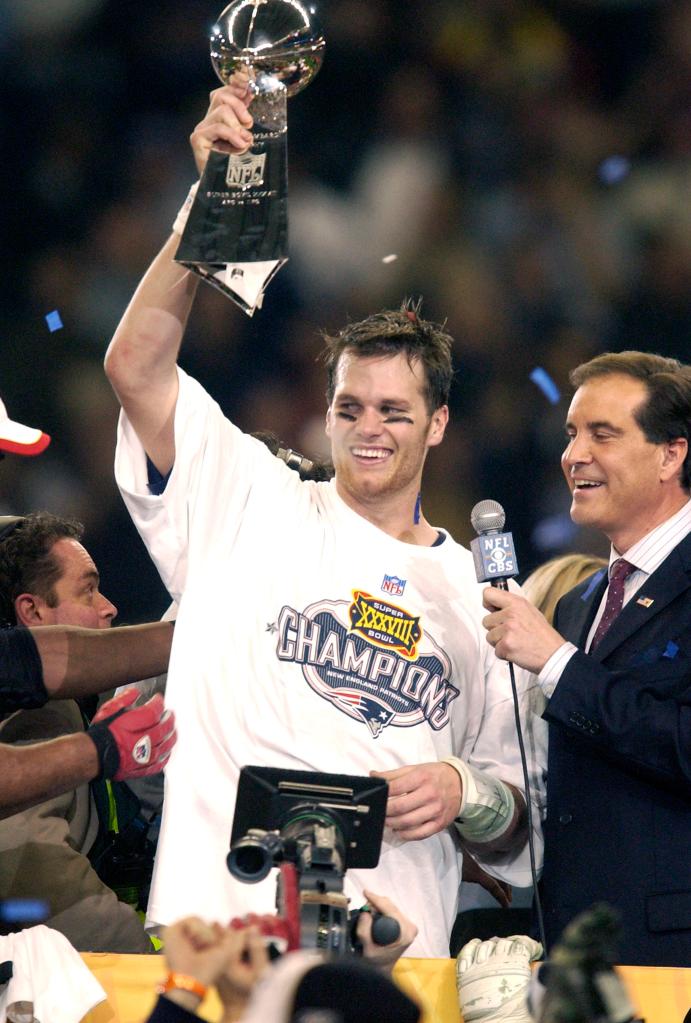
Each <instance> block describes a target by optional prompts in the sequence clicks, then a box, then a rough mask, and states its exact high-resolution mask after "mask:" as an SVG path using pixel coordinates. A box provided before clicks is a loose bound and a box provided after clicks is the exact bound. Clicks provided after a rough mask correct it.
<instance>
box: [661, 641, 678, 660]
mask: <svg viewBox="0 0 691 1023" xmlns="http://www.w3.org/2000/svg"><path fill="white" fill-rule="evenodd" d="M678 653H679V647H678V646H677V644H676V643H675V642H674V640H672V639H670V641H669V643H668V644H667V646H666V647H665V652H664V653H663V655H662V656H663V657H667V658H668V659H669V660H670V661H673V660H674V658H675V657H676V656H677V654H678Z"/></svg>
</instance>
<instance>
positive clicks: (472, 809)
mask: <svg viewBox="0 0 691 1023" xmlns="http://www.w3.org/2000/svg"><path fill="white" fill-rule="evenodd" d="M372 774H373V775H374V776H376V777H378V778H385V779H386V781H387V782H388V783H389V797H388V801H387V804H386V826H387V827H389V828H391V829H392V830H393V831H395V832H396V834H397V835H398V837H399V838H402V839H405V840H406V841H415V840H417V839H421V838H429V836H430V835H436V834H437V833H438V832H440V831H443V830H444V829H445V828H448V827H450V826H451V825H452V824H457V822H458V820H459V816H460V818H461V821H462V822H464V823H461V825H460V826H459V831H460V833H461V835H462V837H463V840H464V843H465V844H466V845H467V846H468V847H469V848H472V849H474V850H477V851H478V852H482V853H486V852H503V851H505V850H507V849H511V848H513V847H514V846H517V845H521V844H522V843H523V842H524V841H525V834H526V827H525V822H526V806H525V800H524V798H523V795H522V794H521V793H520V792H519V791H518V789H517V788H515V786H513V785H510V784H509V783H508V782H503V781H501V780H500V779H499V778H495V777H494V776H493V775H490V774H488V773H487V772H485V771H478V770H477V769H475V768H470V767H469V766H468V765H467V764H466V762H465V761H463V760H460V759H459V758H458V757H449V758H448V760H445V761H442V762H440V763H429V764H415V765H413V766H410V767H399V768H397V769H396V770H394V771H374V772H372ZM464 825H465V826H464Z"/></svg>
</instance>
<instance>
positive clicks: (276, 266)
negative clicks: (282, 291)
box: [176, 257, 288, 316]
mask: <svg viewBox="0 0 691 1023" xmlns="http://www.w3.org/2000/svg"><path fill="white" fill-rule="evenodd" d="M176 262H178V263H180V264H181V265H182V266H186V267H187V269H188V270H191V271H192V272H193V273H196V274H197V275H198V276H199V277H201V278H202V279H203V280H205V281H206V282H207V284H211V285H212V287H214V288H216V289H217V290H218V291H220V292H221V294H223V295H225V296H226V298H229V299H231V300H232V301H233V302H235V304H236V305H239V306H240V308H241V309H242V310H243V311H244V312H246V313H247V315H248V316H252V315H253V314H254V313H255V311H256V310H257V309H261V307H262V302H263V301H264V291H265V290H266V288H267V287H268V285H269V283H270V282H271V281H272V280H273V279H274V277H275V276H276V274H277V273H278V271H279V270H280V269H281V267H282V266H284V265H285V264H286V263H287V262H288V259H287V257H285V258H283V259H273V260H263V261H260V262H253V263H201V262H193V261H188V260H183V259H176Z"/></svg>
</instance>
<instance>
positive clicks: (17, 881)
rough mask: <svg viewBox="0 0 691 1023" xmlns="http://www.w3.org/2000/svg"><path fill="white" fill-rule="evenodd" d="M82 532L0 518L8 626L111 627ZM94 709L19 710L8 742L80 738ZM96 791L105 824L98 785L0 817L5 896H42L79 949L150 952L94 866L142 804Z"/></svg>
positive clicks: (1, 724)
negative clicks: (113, 831) (113, 821)
mask: <svg viewBox="0 0 691 1023" xmlns="http://www.w3.org/2000/svg"><path fill="white" fill-rule="evenodd" d="M82 533H83V527H82V526H81V523H79V522H76V521H74V520H72V519H65V518H61V517H59V516H56V515H51V514H50V513H48V512H38V513H33V514H30V515H26V516H6V517H5V518H4V519H0V615H2V618H3V619H4V620H5V621H6V622H7V623H9V624H10V625H11V626H14V625H21V626H24V627H30V626H32V627H35V628H44V627H47V626H49V625H52V624H55V625H58V624H61V625H76V626H84V627H87V628H94V629H108V628H109V627H110V625H111V622H112V620H113V618H114V617H115V615H116V614H117V609H116V608H115V606H114V605H113V604H112V603H111V602H110V601H109V600H108V599H107V597H105V596H104V594H102V593H101V590H100V581H99V575H98V571H97V569H96V566H95V564H94V562H93V561H92V559H91V556H90V555H89V553H88V551H87V550H86V549H85V548H84V547H83V546H82V544H81V542H80V541H81V538H82ZM94 709H95V707H94V708H92V709H89V707H88V705H86V704H84V701H82V702H81V703H79V702H78V701H76V700H49V701H48V703H46V704H45V706H43V707H41V708H37V709H33V710H17V711H15V712H14V713H13V714H10V715H8V716H7V717H5V718H4V720H2V721H0V741H2V742H3V743H11V744H12V745H14V746H21V745H25V744H27V743H34V742H37V741H42V740H48V739H55V738H58V737H60V736H65V735H78V734H81V733H83V732H84V731H85V727H86V726H88V718H89V716H90V714H91V713H93V710H94ZM96 794H97V795H98V796H99V799H100V802H101V803H102V804H103V808H102V817H103V819H101V817H99V811H98V808H97V803H96V801H95V799H94V792H92V787H91V785H89V784H82V785H77V786H75V787H74V789H71V790H69V791H67V792H64V793H61V794H60V795H59V796H56V797H54V798H53V799H50V800H47V801H45V802H41V803H39V804H38V805H36V806H34V807H32V808H31V809H28V810H25V811H23V812H21V813H17V814H13V815H12V816H11V817H9V818H7V819H6V820H4V821H0V898H1V899H24V898H35V899H40V900H41V901H42V902H44V903H45V904H47V906H48V907H49V912H48V914H47V916H46V919H45V921H44V922H45V923H46V924H47V925H48V926H49V927H52V928H53V929H54V930H57V931H60V933H61V934H64V935H65V937H66V938H68V939H69V941H70V942H71V943H72V945H73V946H74V947H75V948H76V949H77V950H78V951H80V952H151V951H152V946H151V942H150V940H149V938H148V937H147V935H146V932H145V931H144V928H143V926H142V923H141V920H140V919H139V917H138V915H137V913H136V911H135V909H134V908H133V907H132V906H130V905H127V904H126V903H124V902H121V901H119V899H118V898H117V896H116V894H115V892H114V891H113V890H112V889H111V888H110V887H108V886H107V885H106V884H104V883H103V881H102V880H101V877H99V873H100V874H101V875H102V876H103V870H102V866H99V859H98V858H97V859H96V861H95V863H96V868H97V869H98V871H99V873H97V872H96V869H94V867H93V866H92V864H91V862H90V861H89V857H93V856H94V855H96V856H97V857H100V856H101V855H102V854H103V852H104V851H105V849H107V848H109V846H110V844H111V843H112V842H113V841H114V837H113V836H112V835H111V834H109V831H110V829H111V824H110V819H111V816H112V814H113V813H114V812H115V813H117V824H116V828H117V831H118V832H120V831H122V830H123V829H125V828H126V827H127V826H128V825H129V824H130V822H131V820H132V818H134V817H135V816H136V814H137V810H138V803H137V802H136V800H134V799H133V798H132V797H128V798H127V799H125V794H124V792H123V788H122V786H120V785H119V784H118V783H117V782H114V783H110V785H109V786H108V789H107V790H106V787H105V786H99V787H98V791H97V793H96ZM106 808H108V809H107V810H106ZM142 824H143V822H142ZM123 852H126V850H123V849H122V848H120V851H119V856H120V861H122V862H123V865H124V862H127V863H128V864H129V866H130V870H131V867H132V866H133V865H134V864H135V863H136V861H133V859H132V857H131V856H130V857H129V859H128V860H127V861H123ZM120 861H116V863H115V865H117V862H120ZM108 880H109V882H110V883H114V882H113V881H111V878H110V876H109V877H108Z"/></svg>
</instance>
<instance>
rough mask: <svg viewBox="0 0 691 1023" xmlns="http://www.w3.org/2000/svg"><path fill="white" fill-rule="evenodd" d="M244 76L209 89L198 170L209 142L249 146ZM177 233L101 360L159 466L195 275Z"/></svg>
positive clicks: (199, 132) (169, 451)
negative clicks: (181, 256) (179, 255)
mask: <svg viewBox="0 0 691 1023" xmlns="http://www.w3.org/2000/svg"><path fill="white" fill-rule="evenodd" d="M250 99H251V94H250V93H249V89H248V80H247V78H246V77H244V76H241V75H236V76H235V78H234V81H233V84H232V85H227V86H224V87H223V88H221V89H216V90H215V91H214V92H212V93H211V103H210V105H209V109H208V111H207V113H206V116H205V117H204V119H203V120H202V121H200V123H199V124H198V125H197V127H196V128H195V130H194V131H193V133H192V135H191V136H190V143H191V145H192V150H193V153H194V158H195V162H196V165H197V170H198V172H199V173H200V174H201V172H202V170H203V169H204V166H205V165H206V161H207V159H208V155H209V151H210V150H211V149H212V148H216V149H222V150H224V151H228V152H235V153H241V152H244V151H245V150H246V149H248V148H249V146H250V144H251V142H252V135H251V133H250V132H249V131H248V128H249V127H250V126H251V124H252V118H251V115H250V114H249V111H248V109H247V107H248V103H249V101H250ZM179 242H180V238H179V236H178V235H177V234H173V235H171V237H170V238H169V239H168V241H167V242H166V244H165V245H164V247H163V249H162V250H161V252H160V253H159V254H158V256H157V257H156V258H155V259H154V261H153V263H152V264H151V266H150V267H149V269H148V271H147V272H146V274H145V275H144V278H143V279H142V281H141V283H140V285H139V287H138V288H137V290H136V292H135V293H134V296H133V298H132V300H131V302H130V304H129V306H128V307H127V310H126V311H125V314H124V316H123V318H122V320H121V322H120V324H119V325H118V328H117V330H116V331H115V334H114V336H113V339H112V341H111V343H110V346H109V348H108V351H107V353H106V359H105V369H106V374H107V376H108V379H109V380H110V382H111V384H112V386H113V389H114V391H115V393H116V395H117V397H118V400H119V402H120V404H121V405H122V407H123V409H124V411H125V412H126V414H127V416H128V418H129V420H130V422H131V423H132V425H133V427H134V429H135V431H136V433H137V436H138V437H139V440H140V441H141V443H142V445H143V447H144V449H145V450H146V452H147V454H148V455H149V458H150V459H151V460H152V462H153V463H154V465H155V466H156V468H157V469H158V470H159V472H161V473H163V474H166V473H167V472H169V471H170V469H171V468H172V466H173V462H174V461H175V438H174V432H173V424H174V413H175V403H176V401H177V394H178V383H177V373H176V369H175V367H176V362H177V357H178V352H179V350H180V345H181V343H182V338H183V334H184V332H185V327H186V324H187V318H188V316H189V313H190V310H191V308H192V302H193V301H194V296H195V294H196V291H197V284H198V278H197V277H196V276H195V275H194V274H192V273H191V272H190V271H189V270H186V269H184V267H182V266H180V265H179V264H178V263H175V262H174V255H175V252H176V250H177V247H178V244H179Z"/></svg>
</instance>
